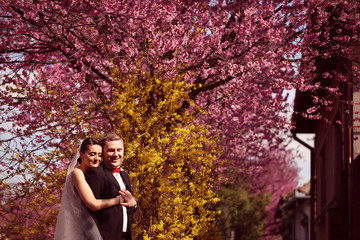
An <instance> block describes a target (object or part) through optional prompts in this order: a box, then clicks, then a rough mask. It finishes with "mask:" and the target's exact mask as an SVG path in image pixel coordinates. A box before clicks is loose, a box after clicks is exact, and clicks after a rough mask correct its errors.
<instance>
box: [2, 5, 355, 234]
mask: <svg viewBox="0 0 360 240" xmlns="http://www.w3.org/2000/svg"><path fill="white" fill-rule="evenodd" d="M0 3H1V4H0V6H1V7H0V14H1V19H0V28H1V32H0V38H1V41H0V53H1V55H0V70H1V85H0V96H1V97H0V102H1V108H0V109H1V111H2V112H3V113H4V114H2V115H1V122H2V125H1V128H0V131H1V133H2V134H4V135H2V136H3V137H2V141H1V145H0V146H1V150H2V151H3V153H4V154H2V155H1V156H2V159H1V163H2V165H3V167H2V168H1V171H2V172H3V173H4V174H3V177H2V178H3V179H2V180H1V184H2V185H3V186H2V187H3V188H7V187H9V186H8V185H6V180H7V179H10V178H12V177H14V176H16V175H19V174H20V175H22V176H23V178H24V179H23V181H25V182H26V183H27V184H26V186H25V187H24V189H23V191H21V193H18V195H17V197H18V198H21V197H24V196H26V195H27V194H26V193H28V192H30V190H33V189H34V188H36V189H43V188H46V186H45V185H44V184H45V183H46V182H47V181H49V182H53V183H54V186H51V187H55V188H57V189H60V187H59V186H61V184H63V180H64V178H63V176H64V172H63V171H62V170H64V169H66V164H67V163H68V159H69V158H70V157H71V155H72V153H74V152H75V151H76V149H75V148H76V147H75V145H76V144H78V142H79V139H81V138H83V137H85V136H86V135H96V134H101V133H104V132H107V131H112V130H116V131H118V132H120V133H122V134H124V135H126V136H127V138H128V139H129V141H133V140H134V139H137V137H138V136H145V135H147V134H151V132H146V131H145V130H144V128H142V124H144V122H145V123H146V121H145V120H146V118H150V117H149V116H150V115H151V113H154V112H156V110H157V109H162V111H163V112H166V113H168V114H165V115H164V116H165V117H166V118H165V117H164V118H159V116H158V115H157V116H154V115H151V117H152V118H151V119H162V120H164V121H167V120H165V119H170V120H169V121H168V122H166V123H164V124H163V128H164V129H165V130H167V129H171V126H175V125H176V124H178V123H179V122H180V123H181V122H182V120H183V119H182V118H179V117H178V116H184V114H190V115H191V116H192V117H194V121H196V123H198V124H199V125H202V126H203V125H204V126H207V129H208V132H209V134H211V135H212V136H217V138H218V142H217V145H218V146H219V147H220V148H221V150H220V149H219V151H218V152H217V156H216V161H217V162H218V163H221V168H218V169H217V173H218V174H219V176H221V181H218V182H215V183H221V182H223V181H225V182H226V181H228V180H229V179H232V176H231V175H229V173H236V174H237V175H240V176H241V179H244V180H246V181H247V182H250V183H251V184H252V188H251V189H252V190H251V191H252V192H254V193H260V192H261V193H263V192H270V193H271V194H272V196H273V198H272V204H271V206H274V203H275V202H276V201H277V200H278V199H277V198H278V196H279V195H280V194H282V193H285V192H287V191H289V190H290V189H291V188H292V187H294V181H295V176H294V175H295V171H294V168H293V166H292V164H291V162H290V161H289V158H288V157H285V156H287V153H286V150H285V148H286V145H287V144H288V140H287V138H286V136H287V134H288V133H287V132H286V129H288V128H289V127H290V124H289V120H288V118H287V116H286V114H285V113H286V112H287V111H288V105H287V102H286V99H287V96H286V95H284V90H290V89H292V88H296V89H299V90H302V91H312V92H314V104H315V106H314V108H312V109H308V111H307V112H304V113H302V114H304V115H306V116H307V117H309V118H319V117H320V116H319V114H318V113H317V109H318V108H320V107H321V106H323V105H331V102H329V101H328V100H327V99H324V98H321V99H319V98H317V96H316V94H315V93H316V90H318V89H319V88H322V90H324V91H327V92H328V93H329V95H331V94H337V89H336V88H333V87H330V86H327V87H323V86H321V85H319V84H316V83H314V82H313V79H314V78H315V77H316V68H315V67H314V63H315V60H316V59H317V58H327V57H329V56H341V57H343V58H347V59H353V55H352V51H353V48H354V47H355V46H356V44H355V43H356V42H357V41H358V30H359V26H358V24H359V21H358V20H359V16H358V15H357V13H356V11H355V10H354V9H356V7H354V6H357V4H358V3H357V2H356V1H340V0H338V1H318V0H312V1H300V0H294V1H283V0H275V1H267V0H265V1H237V0H235V1H185V0H177V1H138V0H135V1H128V2H122V1H117V0H102V1H95V0H88V1H84V0H72V1H71V0H64V1H28V2H27V1H21V0H12V1H5V0H1V1H0ZM315 13H316V14H317V18H316V19H314V17H312V16H314V14H315ZM329 21H333V22H335V24H337V25H338V26H339V28H338V29H336V30H335V31H336V32H337V33H338V36H337V37H336V38H330V37H326V36H328V35H327V34H326V33H330V32H331V31H334V28H333V27H331V26H333V25H330V24H328V23H329ZM320 26H321V27H320ZM342 29H344V30H342ZM320 33H321V34H322V36H324V37H322V38H318V36H319V35H320ZM314 45H320V46H326V48H323V49H319V48H314ZM354 71H357V70H356V69H350V71H349V72H348V73H352V74H354ZM355 73H356V72H355ZM346 74H347V73H343V72H331V73H328V74H327V75H326V76H324V77H326V78H331V77H334V76H336V77H339V78H341V79H343V81H348V78H346ZM354 75H355V76H357V75H356V74H354ZM130 85H131V87H132V88H131V89H130V92H132V93H133V94H132V95H131V94H130V95H129V96H133V101H132V102H136V101H138V102H141V103H142V101H144V99H145V100H146V101H144V105H146V109H145V110H144V112H143V113H144V114H143V115H142V116H138V115H135V114H133V112H134V111H133V109H131V110H132V112H129V111H125V110H124V109H126V106H125V107H123V106H121V101H123V102H126V103H127V104H130V102H129V99H125V100H122V99H120V98H119V96H121V94H120V93H121V91H127V90H128V89H129V86H130ZM175 90H176V91H175ZM141 92H143V93H144V94H143V95H141V94H139V93H141ZM169 92H171V94H169ZM145 93H146V94H145ZM169 96H170V97H169ZM171 97H174V99H175V100H176V101H175V100H174V101H171ZM165 100H168V101H167V102H166V104H164V102H165ZM115 103H116V104H115ZM165 108H166V111H165V110H164V109H165ZM134 110H135V112H136V108H134ZM149 114H150V115H149ZM135 116H136V117H135ZM153 117H154V118H153ZM139 118H142V119H143V120H144V121H138V119H139ZM120 122H121V123H120ZM125 123H128V124H125ZM154 123H156V121H155V120H154ZM122 124H125V125H122ZM204 147H205V146H204ZM40 153H41V154H40ZM59 160H62V161H59ZM137 166H138V165H137V163H136V161H132V162H131V161H130V163H129V164H128V167H129V170H130V171H131V170H135V169H137ZM50 170H54V171H55V175H53V173H50ZM5 173H6V175H5ZM223 173H224V174H223ZM285 173H286V174H285ZM139 174H141V173H139ZM61 176H62V178H61V179H62V180H59V179H57V177H61ZM137 177H139V176H138V175H137ZM49 178H50V179H49ZM134 180H135V182H136V179H134ZM270 180H271V181H270ZM280 186H281V187H280ZM35 192H36V191H35ZM35 192H32V193H33V194H35V195H36V193H35ZM52 192H55V191H52ZM55 212H56V211H55ZM52 223H54V220H53V222H52ZM142 227H143V228H142V229H148V228H149V225H146V224H145V225H144V226H142Z"/></svg>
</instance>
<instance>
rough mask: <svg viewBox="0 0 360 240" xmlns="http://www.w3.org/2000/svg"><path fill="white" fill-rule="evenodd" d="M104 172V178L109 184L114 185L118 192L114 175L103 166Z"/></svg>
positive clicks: (117, 184) (118, 186)
mask: <svg viewBox="0 0 360 240" xmlns="http://www.w3.org/2000/svg"><path fill="white" fill-rule="evenodd" d="M103 168H104V172H105V178H107V179H108V180H109V181H110V182H112V183H114V184H115V186H116V187H117V188H118V189H119V190H120V185H119V183H118V181H117V180H116V178H115V177H114V175H113V174H112V173H111V171H110V170H109V169H108V167H107V166H106V165H105V164H104V165H103Z"/></svg>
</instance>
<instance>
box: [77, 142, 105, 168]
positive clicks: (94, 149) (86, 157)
mask: <svg viewBox="0 0 360 240" xmlns="http://www.w3.org/2000/svg"><path fill="white" fill-rule="evenodd" d="M80 157H81V164H84V165H85V166H86V167H98V166H99V164H100V163H101V161H102V148H101V146H100V145H97V144H96V145H89V146H88V148H87V150H86V151H85V152H84V153H82V152H80Z"/></svg>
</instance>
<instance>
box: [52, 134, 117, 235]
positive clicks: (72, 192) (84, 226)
mask: <svg viewBox="0 0 360 240" xmlns="http://www.w3.org/2000/svg"><path fill="white" fill-rule="evenodd" d="M101 154H102V148H101V145H100V143H99V142H98V141H97V140H95V139H93V138H86V139H85V140H84V141H83V142H82V143H81V146H80V148H79V150H78V152H77V153H76V155H75V156H74V158H73V159H72V161H71V163H70V165H69V168H68V170H67V176H66V182H65V187H64V191H63V195H62V199H61V206H60V211H59V215H58V218H57V222H56V229H55V238H54V239H55V240H64V239H69V240H70V239H78V240H81V239H84V240H85V239H94V240H95V239H102V237H101V235H100V232H99V230H98V228H97V226H96V224H95V222H94V220H93V218H92V217H91V215H90V212H89V210H88V209H90V210H91V211H98V210H101V209H104V208H108V207H111V206H114V205H117V204H120V203H122V202H123V198H122V197H121V196H120V195H119V196H118V197H115V198H111V199H96V198H95V196H94V194H93V192H92V191H91V188H90V187H89V185H88V184H87V182H86V180H85V175H84V174H85V173H86V171H87V170H88V169H89V168H91V167H98V166H99V164H100V163H101V161H102V156H101ZM84 204H85V205H86V206H85V205H84ZM87 208H88V209H87Z"/></svg>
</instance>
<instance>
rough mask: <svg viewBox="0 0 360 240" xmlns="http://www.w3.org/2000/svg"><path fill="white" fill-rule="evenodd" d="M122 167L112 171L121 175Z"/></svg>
mask: <svg viewBox="0 0 360 240" xmlns="http://www.w3.org/2000/svg"><path fill="white" fill-rule="evenodd" d="M120 171H121V167H117V168H115V169H114V170H112V173H120Z"/></svg>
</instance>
